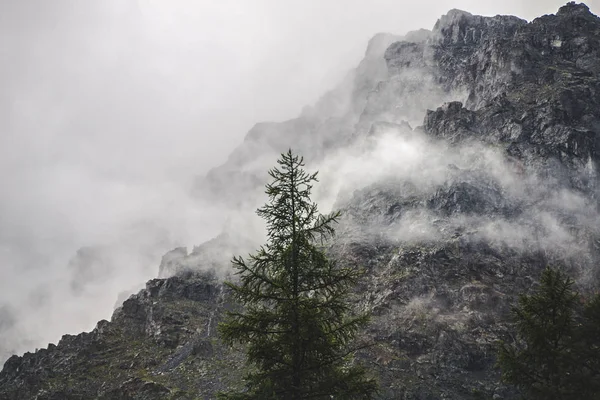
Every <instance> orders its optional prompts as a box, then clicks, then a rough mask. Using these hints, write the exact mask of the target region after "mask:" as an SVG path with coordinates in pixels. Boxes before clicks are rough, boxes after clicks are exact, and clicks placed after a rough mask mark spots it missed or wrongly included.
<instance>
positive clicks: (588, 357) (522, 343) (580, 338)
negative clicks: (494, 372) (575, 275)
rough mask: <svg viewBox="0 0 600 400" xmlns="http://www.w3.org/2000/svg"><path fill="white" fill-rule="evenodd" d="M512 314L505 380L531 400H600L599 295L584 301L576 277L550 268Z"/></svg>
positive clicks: (503, 350)
mask: <svg viewBox="0 0 600 400" xmlns="http://www.w3.org/2000/svg"><path fill="white" fill-rule="evenodd" d="M513 318H514V322H515V327H516V331H517V332H516V333H517V341H516V343H512V344H508V343H501V344H500V348H499V358H498V365H499V366H500V368H501V369H502V378H503V380H505V381H506V382H509V383H512V384H514V385H516V386H517V387H519V388H520V389H521V390H522V391H523V392H524V394H525V395H526V398H527V399H544V400H565V399H573V400H575V399H584V398H585V399H600V392H599V391H598V389H599V384H600V371H599V370H598V366H599V360H598V356H599V355H600V350H599V349H600V347H599V346H600V327H599V326H598V322H600V296H595V297H594V298H592V300H591V301H589V302H583V301H582V297H581V296H580V295H579V294H578V293H577V292H575V291H574V290H573V280H572V279H571V278H569V277H568V276H566V275H564V274H563V273H561V272H560V271H558V270H555V269H550V268H547V269H546V270H544V272H543V273H542V277H541V280H540V286H539V288H537V290H536V291H535V293H533V294H532V295H526V296H521V297H520V299H519V303H518V305H517V306H516V307H515V308H514V309H513Z"/></svg>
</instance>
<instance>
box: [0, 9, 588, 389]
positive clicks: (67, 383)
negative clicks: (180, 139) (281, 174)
mask: <svg viewBox="0 0 600 400" xmlns="http://www.w3.org/2000/svg"><path fill="white" fill-rule="evenodd" d="M401 39H402V40H400V39H399V38H396V37H393V36H392V35H386V34H381V35H378V36H376V37H375V38H373V40H372V41H371V42H370V43H369V47H368V49H367V52H366V55H365V59H364V60H363V62H362V63H361V64H360V65H359V67H358V68H357V69H356V70H355V71H354V72H353V73H352V74H350V75H349V77H348V78H347V80H346V81H344V83H343V84H342V85H341V86H340V87H339V88H337V89H336V90H334V91H332V92H330V93H328V94H327V95H325V96H324V97H323V99H322V100H321V101H320V102H319V103H318V104H317V105H315V106H314V107H310V108H306V109H305V110H304V111H303V113H302V115H301V116H300V117H299V118H297V119H295V120H291V121H287V122H283V123H277V124H276V123H267V124H259V125H257V126H256V127H254V128H253V129H252V130H251V131H250V132H249V134H248V136H247V137H246V140H245V141H244V143H243V144H242V145H240V147H238V148H237V149H236V150H235V151H234V152H233V153H232V155H231V156H230V158H229V160H228V161H227V162H226V163H225V164H224V165H223V166H221V167H218V168H216V169H214V170H213V171H211V172H210V173H209V174H208V176H207V177H206V178H203V179H200V180H199V182H198V186H197V189H198V190H199V191H203V190H208V189H210V196H216V198H219V199H223V198H224V197H223V196H228V195H230V194H231V193H234V192H235V193H241V192H243V193H244V194H245V196H244V198H243V199H242V198H240V196H237V195H235V196H229V197H230V198H231V204H236V205H239V206H242V205H243V206H244V207H248V208H249V209H250V210H252V209H253V208H254V207H255V203H256V202H257V201H258V199H259V197H258V195H259V194H260V192H261V190H262V185H263V183H264V181H265V179H266V176H265V171H266V169H267V168H268V167H270V166H271V165H272V162H273V160H274V159H275V158H274V157H275V155H276V154H277V153H278V152H280V151H281V150H285V148H287V147H288V146H291V145H293V147H294V148H296V149H297V150H299V151H301V152H303V153H304V154H305V155H307V161H308V162H309V163H310V162H311V161H312V162H315V163H316V162H317V161H319V160H323V159H327V157H328V156H329V155H330V154H332V153H334V152H335V151H341V150H345V149H348V148H349V149H353V151H356V150H357V148H358V149H359V150H361V151H362V153H358V154H361V156H362V155H364V154H367V153H368V152H369V151H371V149H372V148H373V147H377V146H379V148H384V149H385V150H386V151H387V152H386V157H388V158H386V160H383V159H381V160H376V161H380V162H382V163H383V162H390V161H389V160H393V159H394V156H395V153H393V152H394V151H396V150H397V149H401V150H402V151H400V150H398V158H401V157H405V159H404V160H403V159H400V160H397V162H396V161H394V163H392V165H390V166H388V168H382V169H385V170H386V173H385V174H379V175H377V174H373V175H376V176H373V177H369V178H370V179H369V180H368V182H366V183H365V182H360V184H355V183H354V182H356V181H355V180H351V182H353V184H354V185H355V186H353V187H351V188H349V189H348V190H346V191H345V192H344V195H343V196H342V195H340V196H339V198H338V200H337V203H336V205H335V207H336V208H338V209H341V210H342V211H343V218H342V220H341V222H340V225H339V229H338V235H337V237H336V239H335V240H334V241H333V242H332V243H330V248H329V252H330V255H331V257H333V258H335V259H336V260H337V261H338V262H339V263H344V264H349V265H355V266H358V267H361V268H365V269H366V271H367V274H366V276H365V279H364V280H363V281H362V282H360V284H359V286H358V287H357V289H356V294H357V295H356V298H355V300H354V301H355V305H356V307H357V308H360V309H363V310H368V311H370V312H371V314H372V315H373V319H372V322H371V324H370V326H369V328H368V329H367V331H366V332H364V336H365V338H366V339H368V340H371V341H372V342H374V344H375V345H374V346H372V347H370V348H368V349H366V350H364V351H362V352H361V353H360V354H359V358H360V359H361V360H362V361H363V362H364V363H366V364H367V365H368V366H369V367H370V369H371V370H372V371H373V373H374V374H375V375H376V376H378V378H379V380H380V382H381V387H382V392H381V398H385V399H482V398H494V399H516V398H518V394H517V393H516V392H515V391H514V390H513V389H512V388H510V387H507V386H504V385H503V384H502V383H501V382H500V381H499V373H498V370H497V369H496V368H495V366H494V365H495V360H496V358H495V346H496V342H497V341H498V340H501V339H502V340H513V338H512V336H511V334H510V331H511V323H510V320H509V318H508V315H509V310H510V307H511V304H513V302H514V301H515V299H516V298H517V296H518V295H519V294H520V293H523V292H527V291H528V290H530V289H531V288H532V287H534V286H535V285H536V281H537V279H538V277H539V274H540V271H541V270H542V269H543V268H544V267H545V266H546V265H548V264H552V265H554V266H557V267H560V268H562V269H564V270H565V271H567V272H568V273H570V274H571V275H572V276H574V277H575V278H576V279H577V285H578V287H579V289H581V290H583V291H586V290H596V289H597V288H598V287H599V286H600V269H599V268H598V267H597V265H598V262H599V261H600V228H599V227H600V224H599V222H600V215H599V213H598V183H599V182H598V180H599V177H598V173H597V170H598V163H599V162H600V155H599V149H600V147H599V146H600V143H599V140H600V69H599V67H598V66H599V65H600V18H598V17H597V16H595V15H594V14H592V13H591V12H590V10H589V8H588V7H586V6H585V5H583V4H576V3H569V4H567V5H565V6H564V7H562V8H561V9H560V10H559V11H558V12H557V13H556V14H555V15H546V16H543V17H540V18H538V19H535V20H534V21H532V22H526V21H524V20H521V19H519V18H516V17H511V16H496V17H482V16H475V15H471V14H469V13H467V12H463V11H458V10H452V11H450V12H449V13H448V14H447V15H445V16H443V17H442V18H441V19H440V20H439V21H438V23H437V24H436V25H435V27H434V28H433V30H432V31H431V32H429V31H419V32H416V33H412V34H410V35H407V36H406V37H404V38H401ZM413 126H418V127H417V128H415V129H412V127H413ZM361 146H362V147H361ZM416 151H418V152H420V154H418V157H417V156H416V155H415V154H414V152H416ZM390 153H392V154H391V155H390ZM352 154H354V153H352ZM377 154H379V153H377ZM359 158H360V157H357V158H356V160H355V161H356V162H357V163H359V162H360V160H359ZM262 161H264V164H265V165H263V162H262ZM357 168H360V166H359V167H357ZM206 195H208V194H206ZM260 199H261V201H262V198H260ZM230 230H231V231H232V232H233V231H235V227H232V229H230ZM232 232H228V233H227V234H224V235H222V236H220V237H218V238H216V239H214V240H213V241H209V242H207V243H204V244H203V245H201V246H198V247H196V248H194V249H193V250H192V252H190V253H189V254H188V252H187V249H184V248H179V249H175V250H173V251H172V252H170V253H168V254H167V255H165V257H164V258H163V260H162V263H161V267H160V276H161V277H165V278H166V279H157V280H152V281H150V282H148V284H147V286H146V289H144V290H142V291H141V292H140V293H138V294H136V295H134V296H132V297H130V298H129V299H127V300H126V301H125V302H124V303H123V305H122V306H121V307H120V308H119V309H117V310H116V311H115V314H114V315H113V318H112V320H111V321H110V322H107V321H102V322H100V323H99V324H98V326H97V328H96V329H94V330H93V331H92V332H90V333H83V334H81V335H78V336H65V337H64V338H63V339H62V340H61V342H60V343H59V344H58V345H57V346H53V345H51V346H50V347H49V348H48V349H42V350H38V351H37V352H36V353H33V354H31V353H28V354H25V355H24V356H22V357H19V356H13V357H11V358H10V359H9V360H8V361H7V363H6V365H5V367H4V369H3V371H2V372H1V373H0V397H1V398H7V399H29V398H31V399H34V398H38V399H42V398H44V399H46V398H47V399H53V398H78V399H80V398H81V399H83V398H85V399H88V398H103V399H104V398H106V399H108V398H123V399H125V398H127V399H138V398H139V399H154V398H181V399H187V398H214V395H215V393H216V391H218V390H219V389H221V388H224V387H226V386H229V385H239V384H241V383H240V381H239V376H240V374H241V372H242V371H241V368H242V365H243V363H242V361H243V357H242V355H241V354H242V353H241V352H239V351H238V350H239V349H238V350H230V349H226V348H224V347H223V346H222V345H221V344H220V342H219V340H218V338H217V337H216V336H215V330H214V328H215V324H216V322H217V321H218V320H219V318H220V316H221V315H222V312H223V310H224V309H227V308H229V307H233V306H234V305H233V304H230V302H229V300H228V296H227V292H226V291H225V290H224V289H223V287H222V286H221V284H220V283H219V282H220V281H219V280H218V279H216V278H215V277H214V276H207V275H199V274H198V273H197V272H193V271H197V270H199V269H205V270H206V269H210V268H211V267H216V266H219V265H222V264H224V263H226V260H227V259H228V258H229V257H230V256H231V254H232V253H237V254H240V253H242V254H243V253H244V252H243V251H232V250H231V249H232V248H240V247H239V246H238V247H235V246H237V245H239V244H240V243H238V242H240V241H239V240H238V239H236V236H235V235H232ZM234 245H235V246H234ZM242 247H244V248H248V250H250V249H251V247H252V246H250V243H249V242H248V241H246V242H243V246H242ZM167 277H168V278H167ZM0 327H1V326H0ZM2 396H4V397H2ZM111 396H112V397H111Z"/></svg>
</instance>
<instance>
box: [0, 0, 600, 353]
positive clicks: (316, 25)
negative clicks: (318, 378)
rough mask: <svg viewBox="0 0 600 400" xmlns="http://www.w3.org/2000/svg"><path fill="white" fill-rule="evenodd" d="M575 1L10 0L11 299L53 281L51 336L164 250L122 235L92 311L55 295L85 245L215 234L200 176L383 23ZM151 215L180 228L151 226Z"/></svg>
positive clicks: (4, 233)
mask: <svg viewBox="0 0 600 400" xmlns="http://www.w3.org/2000/svg"><path fill="white" fill-rule="evenodd" d="M565 2H566V0H529V1H527V0H504V1H498V0H493V1H490V0H456V1H439V0H420V1H415V0H410V1H403V0H360V1H359V0H218V1H217V0H215V1H199V0H196V1H191V0H169V1H164V0H146V1H143V0H138V1H134V0H102V1H100V0H96V1H79V0H71V1H66V0H53V1H47V0H38V1H33V0H12V1H11V0H0V87H1V88H2V90H1V91H0V187H1V188H2V192H1V193H2V194H1V195H0V305H1V304H3V303H11V304H17V305H18V304H24V303H26V304H29V303H27V301H30V300H31V296H32V293H33V292H35V293H36V295H37V294H39V293H38V292H39V290H40V289H39V288H40V287H44V288H45V289H44V290H48V291H49V292H50V293H51V294H49V295H48V296H49V298H50V300H51V301H49V302H48V304H50V305H51V307H52V312H50V313H47V316H46V317H45V318H46V319H45V320H43V321H42V322H45V323H46V325H44V326H46V328H47V326H48V324H51V325H52V326H55V328H56V329H54V330H52V332H51V333H50V334H48V335H49V336H48V337H47V336H44V337H43V338H41V339H40V340H41V341H43V340H46V341H48V340H51V339H52V337H54V336H56V337H57V335H58V334H59V333H62V332H66V331H71V332H73V331H78V330H80V329H90V328H91V327H92V326H90V324H93V321H96V320H97V319H99V318H108V317H109V316H110V311H111V309H112V305H113V303H114V301H113V300H111V299H112V298H114V294H115V293H116V292H117V291H119V290H123V289H124V288H128V287H131V286H132V285H133V284H135V283H137V282H138V281H141V280H143V279H146V278H149V277H152V275H153V274H155V273H156V270H157V266H158V261H159V254H154V253H151V254H146V256H147V257H141V258H139V259H136V260H133V261H132V260H131V259H130V258H128V257H130V256H123V255H122V254H121V253H126V251H125V250H123V249H121V248H119V250H118V251H117V253H119V254H120V257H121V256H122V257H124V258H119V260H120V259H127V261H128V264H127V265H123V267H122V268H123V269H122V270H118V271H115V272H114V277H113V278H114V280H113V281H111V282H113V283H114V284H113V285H112V286H110V290H106V292H107V293H105V294H103V295H102V296H100V295H99V296H100V297H98V298H97V299H96V300H94V301H93V302H91V303H85V302H83V303H81V307H82V308H81V309H78V310H79V312H80V313H81V314H85V315H86V317H87V319H86V318H78V317H77V315H79V314H78V313H77V312H73V309H69V308H65V307H66V306H63V305H62V304H63V303H62V302H65V303H67V302H69V298H66V297H60V296H56V295H52V290H54V289H52V288H53V287H56V288H60V287H61V286H60V285H61V284H62V283H64V282H63V281H65V280H68V279H69V276H68V274H69V271H68V269H66V267H65V266H66V264H67V261H68V260H69V258H70V257H72V255H73V254H74V253H75V251H76V250H77V249H78V248H79V247H81V246H84V245H108V246H115V243H126V245H127V246H130V247H129V248H130V249H131V251H132V252H134V253H135V252H136V251H139V252H146V251H147V249H148V248H149V247H151V248H156V249H157V250H156V251H157V253H158V252H160V251H162V250H163V247H164V248H168V247H169V246H171V245H173V244H179V243H183V244H187V245H191V244H193V243H200V242H201V241H203V240H205V239H207V238H208V237H210V236H211V235H212V234H214V233H215V232H216V231H217V230H218V227H219V224H220V223H221V222H222V221H220V220H218V219H217V220H215V219H214V218H211V214H213V213H212V210H210V209H208V210H207V209H206V207H205V206H200V205H198V204H195V203H194V202H193V201H192V200H191V199H189V198H188V196H187V194H186V187H187V186H186V185H187V184H188V183H189V181H190V179H191V178H192V176H193V175H195V174H199V173H203V172H205V171H206V170H207V169H208V168H210V167H211V166H215V165H218V164H219V163H221V162H222V161H224V159H225V158H226V157H227V154H228V153H229V152H230V151H231V150H232V148H233V147H234V146H236V145H237V144H238V143H239V142H241V140H242V138H243V135H244V134H245V132H246V131H247V130H248V129H249V128H250V127H251V126H252V125H253V124H254V123H255V122H258V121H264V120H282V119H288V118H292V117H294V116H296V115H297V114H298V112H299V111H300V110H301V108H302V107H303V106H304V105H307V104H309V103H312V102H314V101H315V100H316V99H317V98H318V96H319V95H321V94H322V93H323V92H324V91H325V90H327V89H329V88H331V87H333V86H334V85H335V84H336V83H337V82H338V81H340V80H341V78H342V77H343V75H344V74H345V73H346V72H347V71H348V70H349V69H350V68H352V67H354V66H355V65H356V64H357V63H358V61H359V60H360V58H361V57H362V54H363V52H364V50H365V47H366V43H367V41H368V39H369V38H370V37H372V36H373V35H374V34H375V33H377V32H384V31H386V32H392V33H405V32H406V31H409V30H413V29H418V28H428V29H430V28H432V26H433V24H434V23H435V21H436V20H437V18H438V17H439V16H441V15H442V14H444V13H446V12H447V11H448V10H449V9H451V8H460V9H464V10H466V11H469V12H472V13H474V14H483V15H495V14H514V15H518V16H520V17H522V18H525V19H531V18H533V17H536V16H539V15H542V14H545V13H554V12H556V10H557V9H558V8H559V7H560V6H561V5H563V4H564V3H565ZM587 4H588V5H589V6H590V7H591V9H592V11H594V12H596V13H599V12H600V0H590V1H588V2H587ZM140 221H144V222H145V223H147V224H151V225H152V226H156V227H158V228H164V229H158V228H157V229H156V232H155V231H154V230H152V229H150V230H149V229H148V228H147V225H144V226H143V228H140V229H141V230H142V231H144V232H145V233H146V234H147V235H146V236H144V237H143V238H139V235H138V233H139V231H137V230H136V229H137V228H132V226H134V227H135V226H138V227H139V222H140ZM148 231H151V233H148ZM132 232H133V233H132ZM117 247H118V246H117ZM48 282H50V283H51V284H50V285H49V286H50V288H47V286H48V285H46V286H44V284H45V283H48ZM53 282H54V283H53ZM61 282H62V283H61ZM53 285H54V286H53ZM56 290H58V289H56ZM52 300H53V301H52ZM31 304H35V302H33V303H31ZM95 305H98V307H96V308H93V309H90V307H93V306H95ZM31 307H33V306H31ZM69 307H73V306H69ZM76 311H77V310H76ZM68 312H71V313H72V314H74V315H75V316H76V317H74V318H70V319H68V320H65V319H64V318H63V317H62V316H63V315H65V314H66V313H68ZM42 322H40V323H42ZM23 329H24V330H25V331H27V330H28V329H29V330H33V329H37V327H35V326H34V325H32V324H30V325H26V327H25V328H23ZM0 334H1V333H0ZM52 340H54V339H52ZM36 343H37V342H36Z"/></svg>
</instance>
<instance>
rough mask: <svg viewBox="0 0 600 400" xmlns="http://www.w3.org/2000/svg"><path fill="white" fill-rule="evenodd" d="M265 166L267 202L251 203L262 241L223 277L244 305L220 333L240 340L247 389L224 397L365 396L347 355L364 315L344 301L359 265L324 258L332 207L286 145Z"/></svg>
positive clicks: (363, 381) (366, 386) (365, 384)
mask: <svg viewBox="0 0 600 400" xmlns="http://www.w3.org/2000/svg"><path fill="white" fill-rule="evenodd" d="M278 163H279V168H275V169H272V170H271V171H269V175H270V176H271V177H272V178H273V181H272V182H271V183H270V184H268V185H267V186H266V193H267V194H268V196H269V202H268V203H267V204H266V205H264V206H263V207H262V208H260V209H258V211H257V213H258V215H259V216H261V217H262V218H264V219H265V220H266V222H267V233H268V241H267V243H266V244H265V245H264V246H263V247H261V248H260V249H259V250H258V251H257V253H256V254H254V255H251V256H250V258H249V260H248V261H246V260H244V259H242V258H240V257H236V258H234V259H233V265H234V267H235V268H236V269H237V274H238V275H239V278H240V280H239V283H228V286H229V287H230V288H231V289H232V291H233V293H234V295H235V296H236V297H237V299H238V300H239V301H240V302H241V303H242V304H243V305H244V311H243V312H240V313H229V314H228V318H227V321H226V322H225V323H223V324H221V325H220V327H219V329H220V332H221V335H222V338H223V340H224V341H225V342H226V343H228V344H230V345H232V344H235V343H241V344H244V345H246V346H247V347H246V348H247V358H248V363H249V365H250V367H251V370H252V372H250V373H248V374H247V376H246V378H245V383H246V388H247V391H245V392H243V393H228V394H223V395H222V398H229V399H309V398H310V399H331V398H335V399H369V398H371V397H372V394H373V393H374V392H375V390H376V384H375V382H374V381H373V380H372V379H369V378H367V377H366V376H365V372H364V370H363V369H362V368H361V367H360V366H357V365H356V364H355V363H354V362H353V357H352V355H353V353H354V351H355V350H356V347H353V344H352V343H353V339H354V338H355V336H356V334H357V333H358V331H359V330H360V329H361V328H362V327H363V326H364V325H365V324H366V322H367V320H368V319H367V316H366V315H360V316H353V315H352V314H351V309H350V308H351V307H350V305H349V303H348V301H347V299H348V294H349V292H350V290H351V288H352V287H353V286H354V285H355V284H356V282H357V280H358V278H359V277H360V271H357V270H355V269H352V268H345V267H342V266H340V265H337V264H336V263H334V262H332V261H331V260H329V259H328V258H327V257H326V255H325V254H324V252H323V249H322V245H323V243H324V241H325V240H327V239H328V238H330V237H331V236H332V235H333V234H334V228H333V224H334V223H336V222H337V220H338V218H339V215H340V214H339V213H332V214H329V215H325V216H323V215H321V214H319V213H318V210H317V205H316V204H315V203H313V202H312V201H311V199H310V194H311V189H312V184H313V182H315V181H316V180H317V178H316V176H317V174H316V173H315V174H312V175H310V174H308V173H306V172H305V171H304V170H303V168H302V167H303V166H304V164H303V160H302V158H299V157H298V156H294V155H293V154H292V152H291V150H290V151H288V153H287V154H283V155H282V156H281V159H280V160H278Z"/></svg>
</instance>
